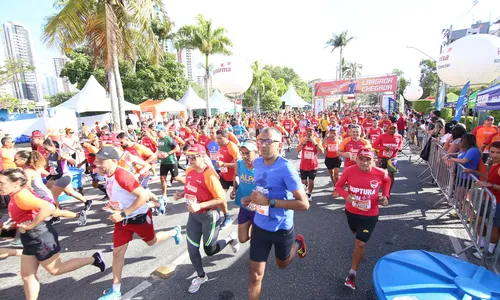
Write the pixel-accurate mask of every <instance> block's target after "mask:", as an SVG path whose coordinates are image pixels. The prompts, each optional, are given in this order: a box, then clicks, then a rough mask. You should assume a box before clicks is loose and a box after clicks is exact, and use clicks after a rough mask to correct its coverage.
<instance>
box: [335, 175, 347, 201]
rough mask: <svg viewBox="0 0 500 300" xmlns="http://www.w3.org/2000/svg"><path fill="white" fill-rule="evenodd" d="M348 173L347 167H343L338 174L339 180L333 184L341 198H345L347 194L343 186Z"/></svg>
mask: <svg viewBox="0 0 500 300" xmlns="http://www.w3.org/2000/svg"><path fill="white" fill-rule="evenodd" d="M348 175H349V168H347V169H345V170H344V172H342V175H340V178H339V180H337V183H336V184H335V190H336V191H337V192H338V193H339V194H340V196H342V198H344V199H346V198H347V197H348V196H349V193H348V192H347V191H346V190H345V188H344V186H345V184H346V182H347V176H348Z"/></svg>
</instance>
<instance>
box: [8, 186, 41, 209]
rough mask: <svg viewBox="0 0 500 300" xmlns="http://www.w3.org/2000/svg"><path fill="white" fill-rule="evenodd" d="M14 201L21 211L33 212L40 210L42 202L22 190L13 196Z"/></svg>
mask: <svg viewBox="0 0 500 300" xmlns="http://www.w3.org/2000/svg"><path fill="white" fill-rule="evenodd" d="M15 201H16V205H17V206H18V207H19V208H20V209H22V210H34V209H38V208H40V206H41V203H42V201H43V200H42V199H39V198H37V197H36V196H35V195H33V194H32V193H31V192H30V191H28V190H26V189H24V190H22V191H20V192H19V193H18V194H17V195H16V196H15Z"/></svg>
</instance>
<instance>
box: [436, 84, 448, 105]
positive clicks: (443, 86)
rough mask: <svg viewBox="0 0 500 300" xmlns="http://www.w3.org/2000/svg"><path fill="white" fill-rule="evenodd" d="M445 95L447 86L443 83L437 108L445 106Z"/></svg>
mask: <svg viewBox="0 0 500 300" xmlns="http://www.w3.org/2000/svg"><path fill="white" fill-rule="evenodd" d="M444 97H446V87H445V84H444V83H443V84H442V85H441V88H440V89H439V97H438V99H437V104H436V109H437V110H441V109H442V108H443V106H444Z"/></svg>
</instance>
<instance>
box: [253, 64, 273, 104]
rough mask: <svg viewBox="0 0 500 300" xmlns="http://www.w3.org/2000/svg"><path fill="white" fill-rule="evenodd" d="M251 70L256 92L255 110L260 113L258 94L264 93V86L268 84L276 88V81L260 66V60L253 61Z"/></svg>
mask: <svg viewBox="0 0 500 300" xmlns="http://www.w3.org/2000/svg"><path fill="white" fill-rule="evenodd" d="M251 67H252V71H253V79H252V85H251V87H253V88H254V89H255V92H256V93H257V104H256V109H255V111H256V112H257V114H260V95H264V94H265V93H266V86H270V87H271V88H272V89H275V88H276V82H275V81H274V79H273V78H272V77H271V74H270V73H269V71H268V70H265V69H264V68H263V67H262V62H259V61H255V62H254V63H253V64H252V65H251Z"/></svg>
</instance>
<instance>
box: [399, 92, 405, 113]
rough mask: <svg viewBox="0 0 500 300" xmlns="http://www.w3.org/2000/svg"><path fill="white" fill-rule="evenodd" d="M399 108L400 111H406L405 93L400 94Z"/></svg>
mask: <svg viewBox="0 0 500 300" xmlns="http://www.w3.org/2000/svg"><path fill="white" fill-rule="evenodd" d="M398 109H399V111H400V112H404V111H405V98H403V95H399V101H398Z"/></svg>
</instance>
